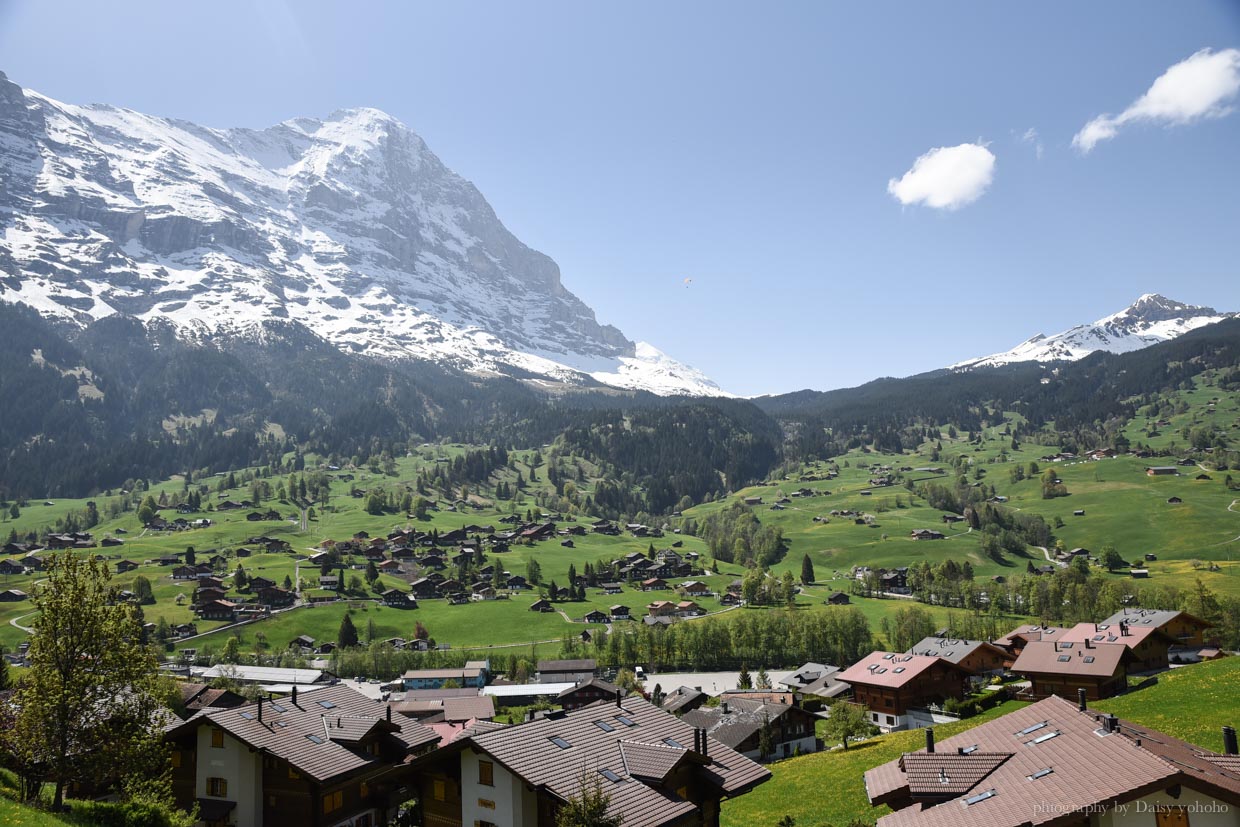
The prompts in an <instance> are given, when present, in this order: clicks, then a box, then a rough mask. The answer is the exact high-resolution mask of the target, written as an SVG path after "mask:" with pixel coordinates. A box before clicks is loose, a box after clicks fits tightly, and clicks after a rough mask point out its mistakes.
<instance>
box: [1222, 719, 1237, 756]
mask: <svg viewBox="0 0 1240 827" xmlns="http://www.w3.org/2000/svg"><path fill="white" fill-rule="evenodd" d="M1237 753H1240V750H1238V749H1236V728H1235V727H1229V726H1225V727H1223V754H1225V755H1236V754H1237Z"/></svg>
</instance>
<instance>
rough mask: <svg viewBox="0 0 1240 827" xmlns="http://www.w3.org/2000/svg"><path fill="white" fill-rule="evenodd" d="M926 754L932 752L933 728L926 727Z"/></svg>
mask: <svg viewBox="0 0 1240 827" xmlns="http://www.w3.org/2000/svg"><path fill="white" fill-rule="evenodd" d="M926 752H934V727H932V726H928V727H926Z"/></svg>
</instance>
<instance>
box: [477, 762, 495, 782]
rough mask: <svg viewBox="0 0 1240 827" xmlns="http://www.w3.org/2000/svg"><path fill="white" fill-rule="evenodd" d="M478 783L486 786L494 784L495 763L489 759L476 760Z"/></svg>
mask: <svg viewBox="0 0 1240 827" xmlns="http://www.w3.org/2000/svg"><path fill="white" fill-rule="evenodd" d="M478 783H479V784H482V785H484V786H487V787H494V786H495V765H494V764H492V763H491V762H490V761H479V762H478Z"/></svg>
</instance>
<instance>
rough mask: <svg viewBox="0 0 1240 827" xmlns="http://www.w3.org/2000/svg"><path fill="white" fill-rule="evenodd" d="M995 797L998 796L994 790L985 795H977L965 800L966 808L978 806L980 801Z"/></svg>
mask: <svg viewBox="0 0 1240 827" xmlns="http://www.w3.org/2000/svg"><path fill="white" fill-rule="evenodd" d="M995 795H997V793H996V792H995V791H994V790H993V789H991V790H987V791H986V792H984V793H978V794H977V795H971V796H969V797H968V798H966V799H965V800H964V806H966V807H972V806H973V805H974V804H977V803H978V802H979V801H985V800H986V799H988V798H994V797H995Z"/></svg>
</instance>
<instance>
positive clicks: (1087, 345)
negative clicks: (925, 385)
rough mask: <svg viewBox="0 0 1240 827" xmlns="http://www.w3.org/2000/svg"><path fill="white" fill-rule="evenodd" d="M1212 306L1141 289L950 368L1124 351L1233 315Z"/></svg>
mask: <svg viewBox="0 0 1240 827" xmlns="http://www.w3.org/2000/svg"><path fill="white" fill-rule="evenodd" d="M1236 315H1237V314H1236V313H1220V312H1219V311H1217V310H1215V309H1214V308H1212V307H1204V306H1198V305H1190V304H1184V303H1183V302H1178V301H1175V300H1173V299H1168V298H1167V297H1165V296H1163V295H1161V294H1158V293H1145V294H1143V295H1141V296H1139V297H1138V298H1137V300H1136V301H1135V302H1133V303H1132V304H1131V305H1129V306H1128V307H1126V308H1124V309H1123V310H1121V311H1119V312H1118V313H1112V314H1110V315H1108V316H1103V317H1102V318H1101V319H1098V320H1097V321H1095V322H1093V323H1091V324H1081V325H1076V326H1075V327H1071V328H1068V329H1067V330H1064V331H1062V332H1060V333H1055V334H1052V335H1050V336H1048V335H1046V334H1044V333H1038V334H1037V335H1035V336H1032V337H1030V338H1029V339H1026V340H1025V341H1023V342H1021V343H1020V344H1018V345H1016V346H1015V347H1013V348H1012V349H1010V350H1006V351H1002V352H1000V353H992V354H991V355H989V356H982V357H978V358H974V359H966V360H964V361H962V362H957V363H956V364H954V365H950V366H949V369H950V370H971V369H973V368H978V367H996V366H999V365H1008V364H1012V363H1013V362H1054V361H1062V360H1067V361H1076V360H1078V359H1082V358H1084V357H1086V356H1088V355H1089V354H1091V353H1094V352H1095V351H1099V350H1103V351H1106V352H1108V353H1128V352H1130V351H1133V350H1139V349H1140V348H1143V347H1148V346H1150V345H1152V344H1157V343H1158V342H1165V341H1169V340H1171V339H1174V338H1176V337H1178V336H1180V335H1183V334H1184V333H1187V332H1188V331H1190V330H1195V329H1197V328H1199V327H1203V326H1205V325H1208V324H1214V323H1215V322H1219V321H1222V320H1223V319H1228V318H1233V317H1235V316H1236Z"/></svg>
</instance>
